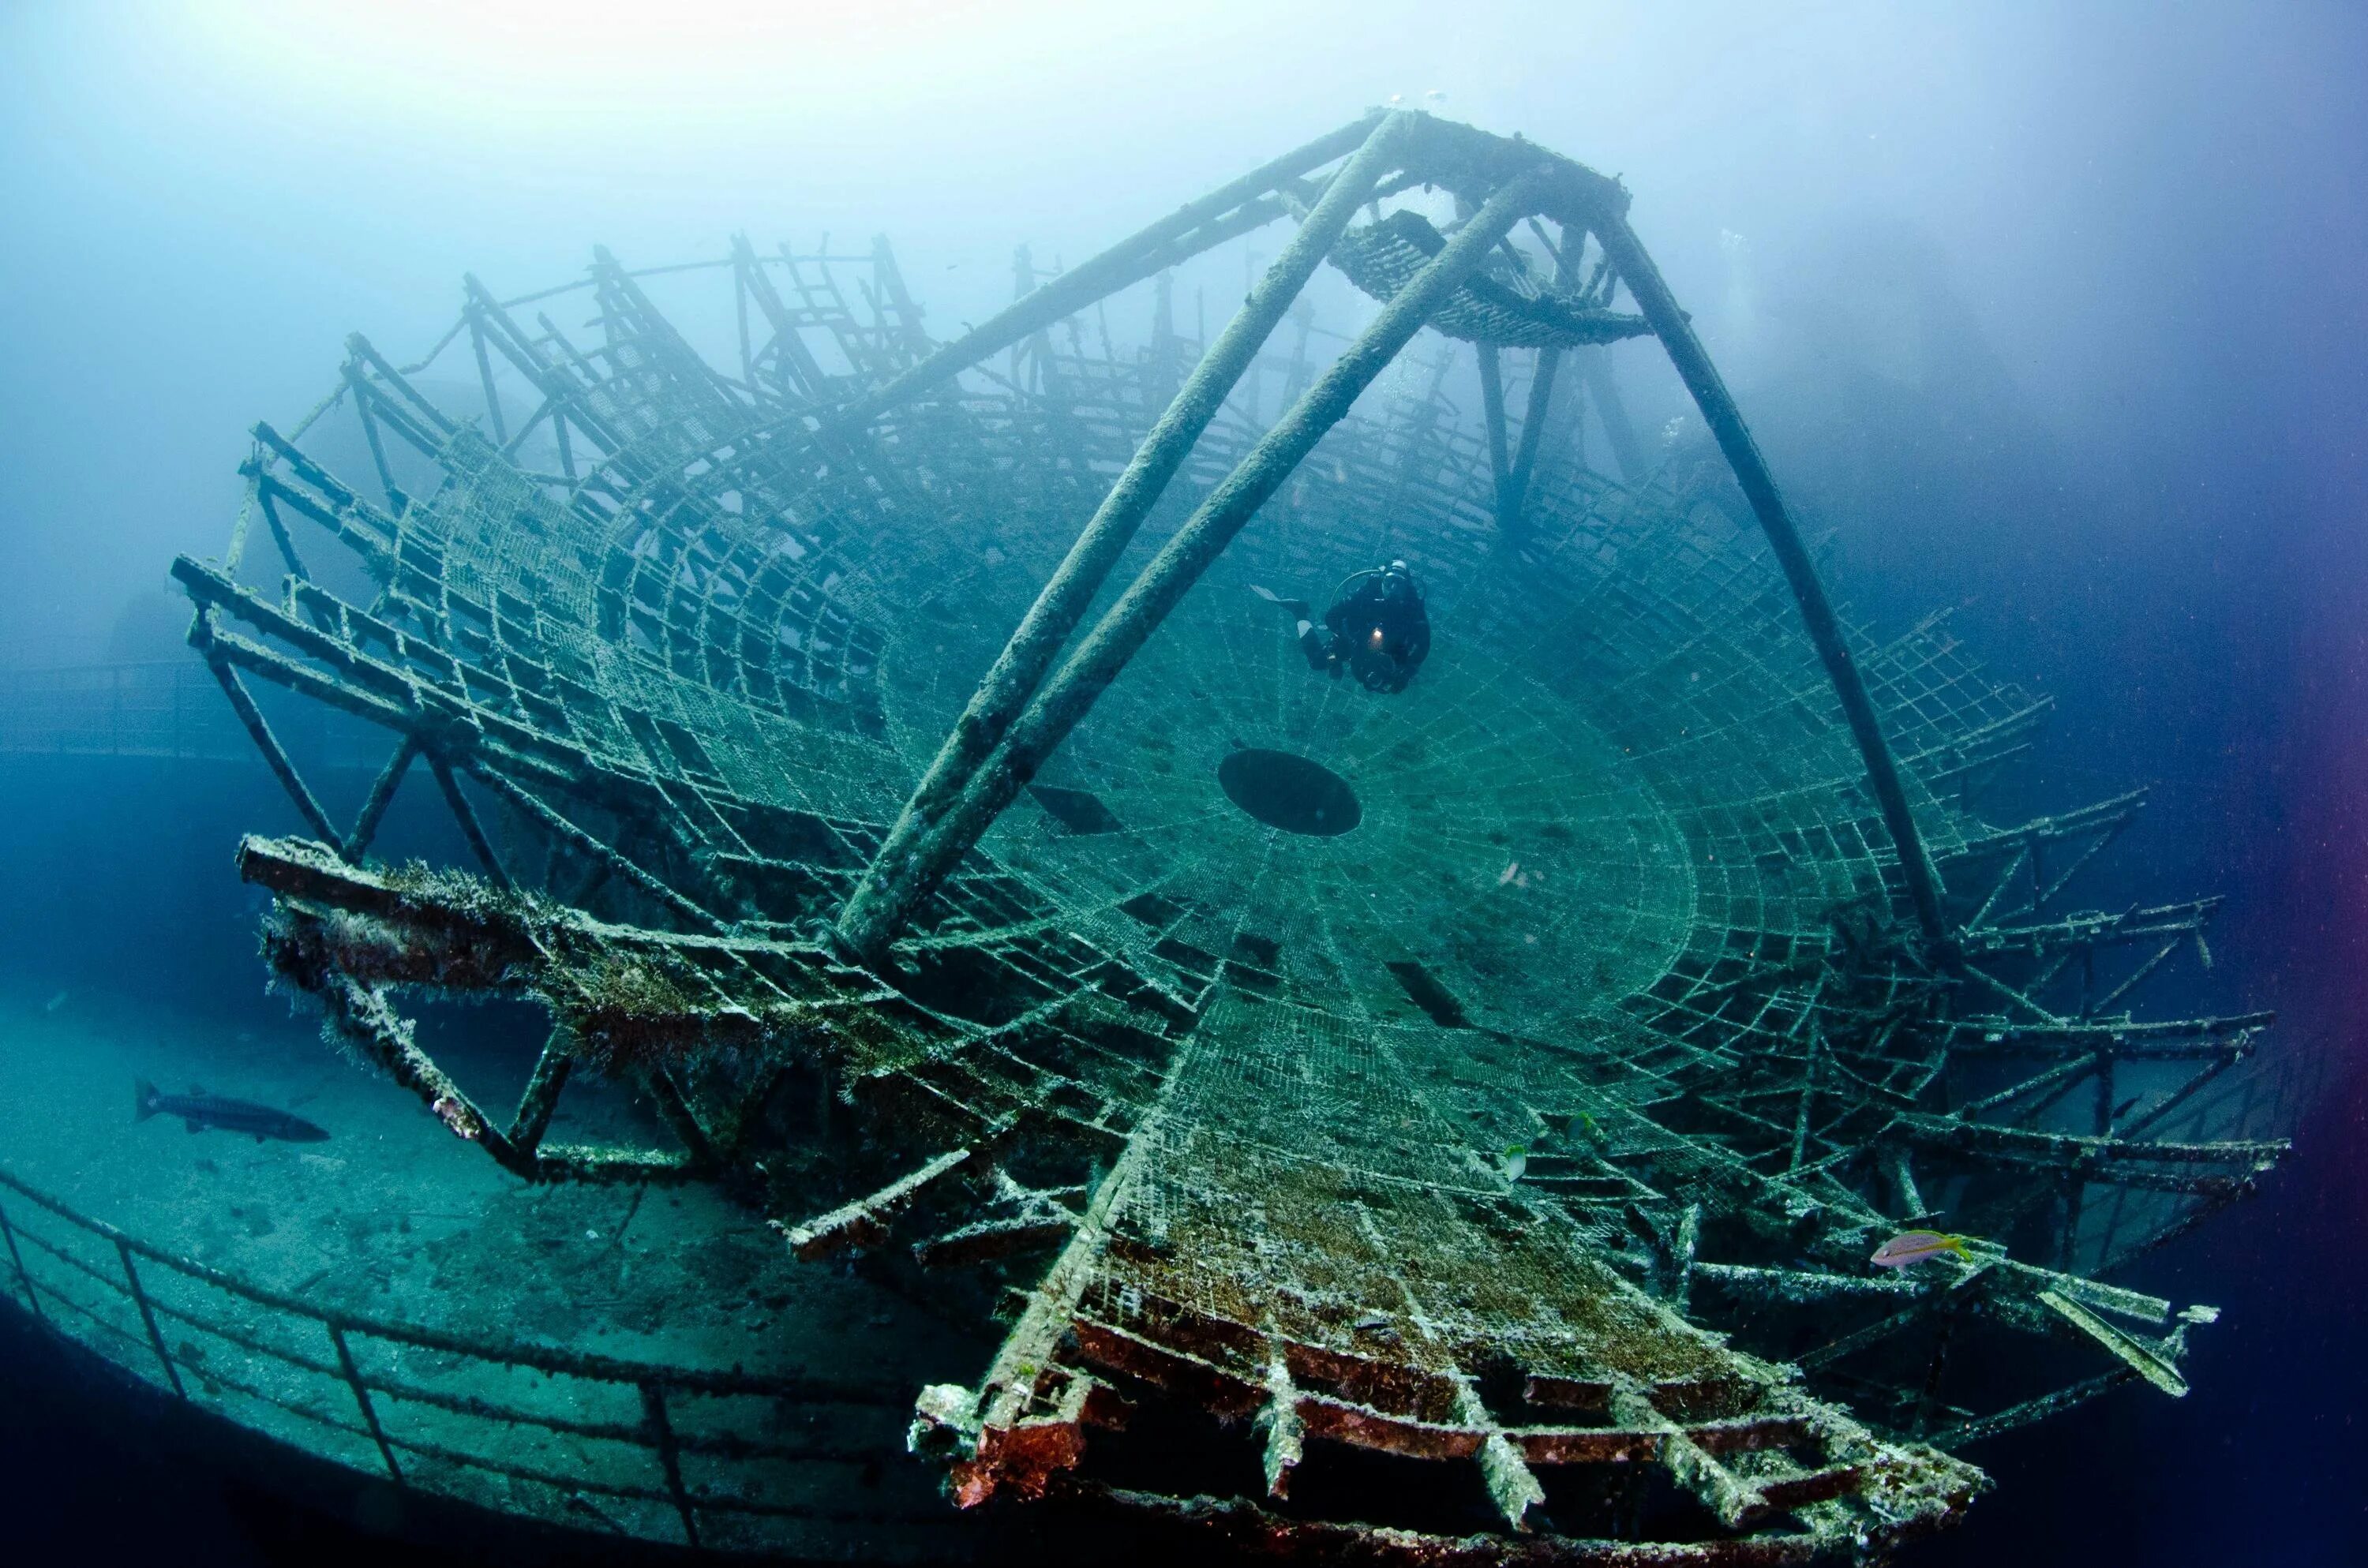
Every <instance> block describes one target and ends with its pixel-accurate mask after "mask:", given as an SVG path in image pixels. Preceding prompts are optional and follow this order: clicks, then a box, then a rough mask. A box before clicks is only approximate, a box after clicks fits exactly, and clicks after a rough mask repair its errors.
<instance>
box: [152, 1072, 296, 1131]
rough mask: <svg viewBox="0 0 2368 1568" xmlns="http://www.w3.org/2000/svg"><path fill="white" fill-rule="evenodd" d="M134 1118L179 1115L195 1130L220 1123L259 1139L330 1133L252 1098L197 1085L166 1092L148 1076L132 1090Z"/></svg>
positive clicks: (230, 1129) (221, 1126)
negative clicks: (158, 1089)
mask: <svg viewBox="0 0 2368 1568" xmlns="http://www.w3.org/2000/svg"><path fill="white" fill-rule="evenodd" d="M132 1112H133V1114H132V1118H131V1119H132V1120H134V1121H145V1120H147V1119H149V1118H150V1117H152V1116H177V1117H179V1118H180V1119H181V1123H182V1125H183V1126H185V1127H187V1128H188V1130H189V1131H192V1132H202V1131H205V1130H206V1129H207V1128H209V1127H219V1128H221V1129H222V1131H225V1132H245V1133H249V1134H252V1135H253V1137H254V1139H255V1141H256V1142H258V1143H260V1142H263V1141H264V1140H265V1139H267V1138H277V1139H279V1141H280V1142H283V1143H319V1142H324V1141H325V1140H326V1139H327V1138H328V1136H329V1134H328V1132H327V1131H325V1130H324V1129H322V1128H319V1127H315V1126H313V1124H312V1123H311V1122H309V1121H307V1120H305V1119H303V1118H302V1117H301V1116H291V1115H290V1114H289V1113H288V1112H286V1111H284V1110H279V1109H277V1108H274V1107H271V1106H268V1105H256V1103H255V1102H254V1101H252V1100H233V1099H224V1098H223V1097H222V1096H220V1095H210V1094H208V1093H206V1092H205V1091H204V1090H203V1089H200V1088H199V1087H197V1086H196V1085H190V1088H189V1092H188V1094H186V1095H164V1094H158V1093H157V1092H156V1085H154V1084H152V1083H150V1082H149V1081H148V1080H147V1079H145V1078H142V1079H141V1080H140V1082H139V1085H138V1086H137V1087H136V1088H135V1089H134V1090H133V1096H132Z"/></svg>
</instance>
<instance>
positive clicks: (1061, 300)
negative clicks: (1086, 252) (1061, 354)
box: [839, 111, 1382, 424]
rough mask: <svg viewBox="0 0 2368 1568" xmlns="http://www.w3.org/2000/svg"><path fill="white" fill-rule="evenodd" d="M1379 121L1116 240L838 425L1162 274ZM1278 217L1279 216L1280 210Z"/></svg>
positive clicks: (905, 398)
mask: <svg viewBox="0 0 2368 1568" xmlns="http://www.w3.org/2000/svg"><path fill="white" fill-rule="evenodd" d="M1381 118H1382V116H1381V115H1380V113H1379V112H1378V111H1377V112H1376V113H1374V114H1372V115H1368V116H1366V117H1365V118H1364V119H1360V120H1358V121H1356V122H1355V123H1353V124H1350V125H1345V126H1343V127H1341V128H1340V129H1339V130H1338V131H1333V132H1332V133H1331V134H1330V135H1328V136H1320V137H1318V138H1316V139H1315V141H1313V142H1309V143H1308V144H1307V145H1306V146H1304V147H1302V148H1300V149H1299V150H1298V151H1297V152H1294V153H1285V154H1284V155H1283V156H1281V157H1280V158H1277V159H1275V160H1274V161H1273V162H1272V163H1270V164H1267V165H1262V166H1261V167H1259V168H1257V169H1254V170H1252V171H1251V172H1250V173H1248V174H1247V175H1244V176H1242V177H1241V178H1239V179H1237V180H1235V181H1233V182H1232V183H1231V184H1229V185H1226V186H1224V187H1220V188H1218V189H1216V190H1214V191H1212V192H1211V193H1210V194H1209V195H1207V196H1204V197H1202V198H1201V199H1200V200H1198V201H1195V202H1191V203H1190V204H1189V205H1187V206H1184V207H1182V208H1179V209H1178V210H1176V211H1175V212H1173V213H1171V214H1169V215H1168V216H1167V217H1166V218H1163V219H1161V220H1160V221H1159V222H1156V223H1154V224H1152V225H1151V226H1150V227H1149V228H1146V229H1144V230H1141V231H1140V232H1138V233H1135V234H1133V235H1132V236H1130V237H1129V238H1127V239H1124V240H1121V241H1120V242H1119V243H1118V244H1115V245H1112V246H1111V247H1110V249H1108V250H1106V251H1104V252H1102V254H1101V255H1099V256H1095V257H1094V258H1093V259H1092V260H1090V261H1087V262H1082V263H1080V264H1078V265H1077V266H1076V267H1071V268H1070V269H1069V270H1068V271H1066V272H1064V273H1063V274H1061V276H1060V277H1058V278H1054V279H1053V281H1051V282H1050V283H1047V284H1045V285H1044V286H1043V287H1042V289H1039V290H1035V291H1034V292H1033V293H1031V294H1030V295H1029V296H1028V297H1027V298H1026V299H1024V300H1020V301H1016V302H1014V303H1013V304H1011V305H1009V306H1008V307H1007V308H1005V309H1004V310H1002V311H1000V312H997V313H996V314H995V315H994V316H992V317H990V318H988V320H987V321H986V322H985V324H983V325H981V326H978V327H975V328H973V330H972V331H970V332H968V333H965V334H964V335H962V336H961V337H958V338H956V339H954V341H952V342H951V343H949V344H947V345H945V346H944V347H941V348H939V350H938V351H937V352H936V353H934V354H932V355H930V356H929V357H928V358H926V359H924V360H922V361H921V362H920V363H919V364H917V365H916V366H914V367H913V368H912V369H909V370H907V371H905V373H904V374H903V375H901V376H899V377H897V378H896V379H895V380H894V381H891V382H889V383H888V384H887V385H886V386H884V387H882V388H881V389H880V390H879V391H877V392H873V393H871V395H870V396H869V397H866V398H863V399H861V400H860V401H859V402H857V403H854V404H853V405H852V406H850V407H849V408H848V409H847V410H846V411H844V413H842V414H841V415H840V416H839V421H840V422H842V423H847V424H861V423H867V422H869V421H871V420H872V419H874V418H877V417H878V416H879V415H882V414H883V413H885V412H886V411H887V410H889V409H891V408H894V407H896V406H897V405H898V404H900V403H908V402H910V401H912V400H913V399H914V398H916V397H918V396H919V395H920V394H921V393H923V392H928V390H929V389H930V388H932V387H934V386H936V385H937V384H938V383H939V382H940V381H945V380H946V379H947V378H948V377H951V376H952V375H955V374H956V373H958V372H960V371H962V370H964V369H969V368H970V367H971V366H973V365H975V364H977V363H978V362H979V361H981V360H982V359H986V358H991V357H993V356H994V355H996V354H997V353H1000V352H1001V351H1002V350H1004V349H1006V348H1008V347H1010V346H1011V345H1013V344H1015V343H1017V342H1019V340H1020V339H1021V338H1023V337H1026V336H1028V335H1030V334H1031V333H1033V332H1036V331H1038V330H1039V329H1040V328H1042V327H1048V326H1051V325H1053V324H1054V323H1056V322H1058V321H1060V320H1061V318H1062V317H1064V316H1067V315H1072V314H1074V313H1076V312H1078V311H1080V310H1083V309H1084V308H1085V307H1086V306H1087V305H1090V304H1092V303H1093V302H1094V301H1096V300H1099V299H1100V298H1102V297H1103V296H1104V295H1107V294H1111V293H1115V292H1117V291H1118V290H1121V289H1123V288H1125V287H1126V286H1127V285H1129V284H1131V283H1139V282H1141V281H1143V279H1144V278H1148V277H1150V276H1152V275H1153V274H1154V273H1156V272H1157V271H1159V270H1160V269H1161V268H1162V267H1169V266H1172V265H1174V263H1175V262H1176V260H1177V259H1178V257H1177V256H1175V255H1174V251H1173V247H1174V244H1175V242H1176V241H1178V240H1180V239H1182V238H1183V237H1184V236H1186V235H1188V234H1190V233H1192V232H1193V231H1194V230H1196V229H1199V228H1201V227H1202V226H1203V225H1205V224H1207V223H1209V222H1212V220H1215V219H1218V218H1222V217H1224V215H1225V214H1226V213H1227V212H1230V211H1232V210H1234V209H1235V208H1236V207H1240V206H1242V205H1243V204H1245V203H1247V202H1249V201H1253V200H1255V199H1258V197H1261V196H1264V195H1265V194H1267V193H1268V192H1269V191H1270V190H1272V189H1274V188H1275V187H1277V186H1279V185H1281V183H1282V182H1284V181H1285V180H1289V179H1292V178H1293V177H1295V176H1300V175H1304V174H1305V173H1307V172H1308V171H1309V170H1310V169H1315V168H1319V167H1321V166H1322V165H1326V164H1328V163H1330V162H1331V161H1332V160H1333V159H1335V158H1338V157H1340V156H1342V155H1344V154H1346V153H1351V152H1354V151H1355V150H1356V149H1357V147H1358V146H1359V145H1360V144H1361V143H1362V142H1365V140H1366V139H1367V138H1368V137H1369V136H1370V135H1371V134H1372V131H1373V129H1374V126H1375V122H1376V121H1377V120H1378V119H1381ZM1276 215H1277V216H1278V217H1279V216H1281V213H1280V211H1278V212H1277V214H1276Z"/></svg>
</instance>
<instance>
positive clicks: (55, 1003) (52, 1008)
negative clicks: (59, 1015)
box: [41, 991, 74, 1013]
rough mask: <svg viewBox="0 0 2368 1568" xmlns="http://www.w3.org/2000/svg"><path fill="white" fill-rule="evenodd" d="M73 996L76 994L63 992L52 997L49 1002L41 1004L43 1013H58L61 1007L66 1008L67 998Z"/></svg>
mask: <svg viewBox="0 0 2368 1568" xmlns="http://www.w3.org/2000/svg"><path fill="white" fill-rule="evenodd" d="M73 994H74V993H73V992H71V991H61V992H59V993H58V994H56V995H54V996H52V997H51V998H50V999H49V1000H48V1001H47V1002H44V1003H42V1004H41V1011H42V1012H44V1013H54V1012H56V1011H57V1010H58V1009H59V1008H61V1007H63V1006H65V1005H66V998H67V997H69V996H71V995H73Z"/></svg>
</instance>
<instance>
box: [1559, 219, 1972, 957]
mask: <svg viewBox="0 0 2368 1568" xmlns="http://www.w3.org/2000/svg"><path fill="white" fill-rule="evenodd" d="M1594 228H1595V238H1596V243H1598V244H1600V245H1601V246H1602V247H1603V254H1604V255H1605V256H1608V257H1610V258H1611V267H1612V270H1613V271H1614V272H1616V273H1618V274H1619V277H1620V280H1621V281H1622V282H1623V283H1625V284H1627V285H1628V292H1629V293H1630V294H1632V295H1634V297H1635V300H1636V308H1637V309H1638V310H1639V311H1641V312H1644V316H1645V320H1646V321H1647V322H1649V323H1651V324H1652V327H1653V332H1654V335H1656V336H1657V337H1658V338H1659V339H1660V340H1661V347H1662V348H1663V349H1664V350H1665V351H1666V352H1667V353H1668V356H1669V363H1670V364H1672V365H1674V366H1675V367H1676V368H1677V371H1678V375H1679V378H1680V379H1681V380H1682V381H1684V382H1685V383H1686V391H1688V392H1691V393H1692V394H1693V400H1694V405H1695V406H1696V407H1697V408H1699V409H1701V410H1702V422H1703V423H1704V424H1706V425H1708V426H1710V428H1711V434H1712V435H1713V436H1715V437H1717V438H1718V446H1719V450H1720V451H1722V452H1724V453H1725V455H1726V461H1727V466H1728V467H1730V468H1732V469H1733V470H1734V471H1735V477H1736V483H1739V484H1740V485H1742V487H1743V494H1744V496H1745V498H1746V499H1747V500H1748V501H1749V502H1750V503H1751V510H1752V512H1753V514H1754V515H1755V516H1757V517H1759V527H1760V530H1761V531H1762V532H1763V533H1765V534H1766V535H1767V536H1768V543H1769V547H1770V549H1771V550H1772V551H1774V552H1775V555H1776V562H1777V564H1778V565H1779V566H1780V567H1782V569H1783V573H1784V580H1785V582H1786V583H1788V584H1789V585H1791V586H1792V589H1793V600H1794V602H1796V603H1797V604H1798V605H1799V606H1800V609H1801V620H1802V623H1803V625H1804V627H1805V628H1806V629H1807V631H1808V633H1809V642H1810V643H1811V645H1813V646H1814V647H1815V648H1816V651H1817V658H1818V660H1819V662H1820V663H1822V664H1823V665H1825V668H1826V678H1827V680H1828V681H1830V682H1831V683H1832V684H1833V688H1834V696H1835V697H1836V698H1837V699H1839V701H1840V703H1841V709H1842V716H1843V717H1844V718H1845V719H1846V720H1848V721H1849V722H1850V735H1851V738H1852V739H1854V740H1855V741H1856V742H1857V743H1858V750H1859V756H1860V759H1861V761H1862V762H1863V764H1864V765H1865V767H1866V781H1867V787H1868V789H1869V790H1871V791H1872V792H1873V796H1874V799H1875V804H1876V806H1877V807H1878V809H1880V811H1881V812H1882V813H1883V825H1884V827H1885V828H1886V829H1888V830H1889V832H1890V835H1891V842H1892V846H1893V847H1894V848H1895V849H1896V850H1897V851H1898V855H1899V874H1900V880H1901V881H1904V882H1906V883H1907V898H1908V902H1909V903H1911V904H1912V905H1913V906H1914V907H1915V911H1916V923H1917V925H1918V926H1920V927H1921V928H1922V930H1923V933H1924V939H1925V941H1926V942H1927V943H1928V944H1929V945H1930V947H1931V949H1933V951H1934V953H1935V955H1936V956H1938V957H1939V958H1941V960H1942V961H1943V962H1950V961H1952V960H1953V959H1954V956H1955V954H1956V950H1957V949H1956V940H1955V937H1953V936H1952V933H1951V931H1950V928H1949V924H1948V920H1947V917H1946V916H1945V915H1943V914H1942V913H1941V873H1940V871H1939V870H1938V869H1936V868H1935V867H1934V866H1933V864H1932V854H1931V851H1930V849H1928V848H1927V847H1926V846H1925V844H1924V835H1923V834H1922V833H1921V832H1920V831H1918V828H1917V826H1916V817H1915V814H1914V813H1913V812H1910V811H1909V810H1908V806H1907V789H1906V787H1905V786H1904V785H1903V784H1902V783H1901V782H1900V778H1899V764H1898V762H1897V760H1896V758H1894V757H1893V756H1892V755H1891V743H1890V742H1888V741H1887V740H1885V739H1884V734H1883V719H1882V717H1881V715H1879V714H1878V713H1876V712H1875V710H1874V699H1873V698H1872V697H1870V696H1868V695H1867V689H1866V680H1865V677H1864V676H1861V675H1860V674H1859V668H1858V663H1857V661H1856V660H1855V659H1854V658H1852V657H1851V655H1850V642H1849V639H1848V638H1847V637H1845V636H1844V635H1843V632H1842V624H1841V620H1840V618H1839V617H1838V616H1836V615H1835V614H1834V607H1833V603H1832V601H1831V600H1829V599H1827V597H1826V585H1825V584H1824V583H1823V582H1821V581H1820V580H1819V579H1818V576H1817V565H1816V562H1815V561H1812V560H1811V559H1810V558H1809V547H1808V546H1807V545H1806V544H1805V543H1804V542H1803V540H1802V539H1801V530H1800V528H1798V527H1797V526H1795V525H1794V523H1793V514H1792V511H1791V509H1790V508H1789V507H1787V506H1785V504H1784V495H1783V493H1782V491H1780V490H1778V489H1777V488H1776V477H1775V475H1774V474H1772V473H1770V472H1768V461H1767V460H1766V459H1765V458H1763V457H1761V456H1760V455H1759V443H1758V442H1757V441H1754V440H1753V439H1752V438H1751V431H1750V429H1749V427H1748V426H1746V425H1745V424H1744V423H1743V412H1742V410H1740V409H1738V408H1737V407H1736V404H1735V398H1734V396H1733V394H1732V393H1730V392H1728V391H1727V390H1726V382H1725V381H1724V380H1723V379H1722V378H1721V377H1720V375H1719V373H1718V367H1717V366H1715V365H1713V364H1712V363H1711V361H1710V355H1709V353H1708V352H1707V351H1705V350H1704V349H1703V347H1702V339H1701V338H1699V337H1697V336H1695V335H1694V329H1693V324H1692V322H1691V321H1690V320H1689V319H1687V316H1686V313H1685V312H1683V311H1681V310H1679V308H1678V301H1677V297H1676V296H1675V295H1673V294H1671V293H1670V292H1669V286H1668V283H1666V282H1664V281H1663V280H1662V278H1661V269H1660V268H1659V267H1656V266H1655V265H1654V264H1653V258H1652V257H1651V256H1648V255H1646V254H1645V247H1644V245H1643V244H1641V243H1640V242H1639V241H1638V240H1637V238H1636V233H1635V231H1634V230H1633V229H1631V228H1630V227H1629V226H1628V220H1627V219H1626V218H1625V217H1624V216H1622V214H1620V213H1617V212H1612V211H1608V210H1607V211H1605V212H1603V213H1602V214H1600V216H1599V217H1598V218H1597V219H1596V221H1595V224H1594Z"/></svg>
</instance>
